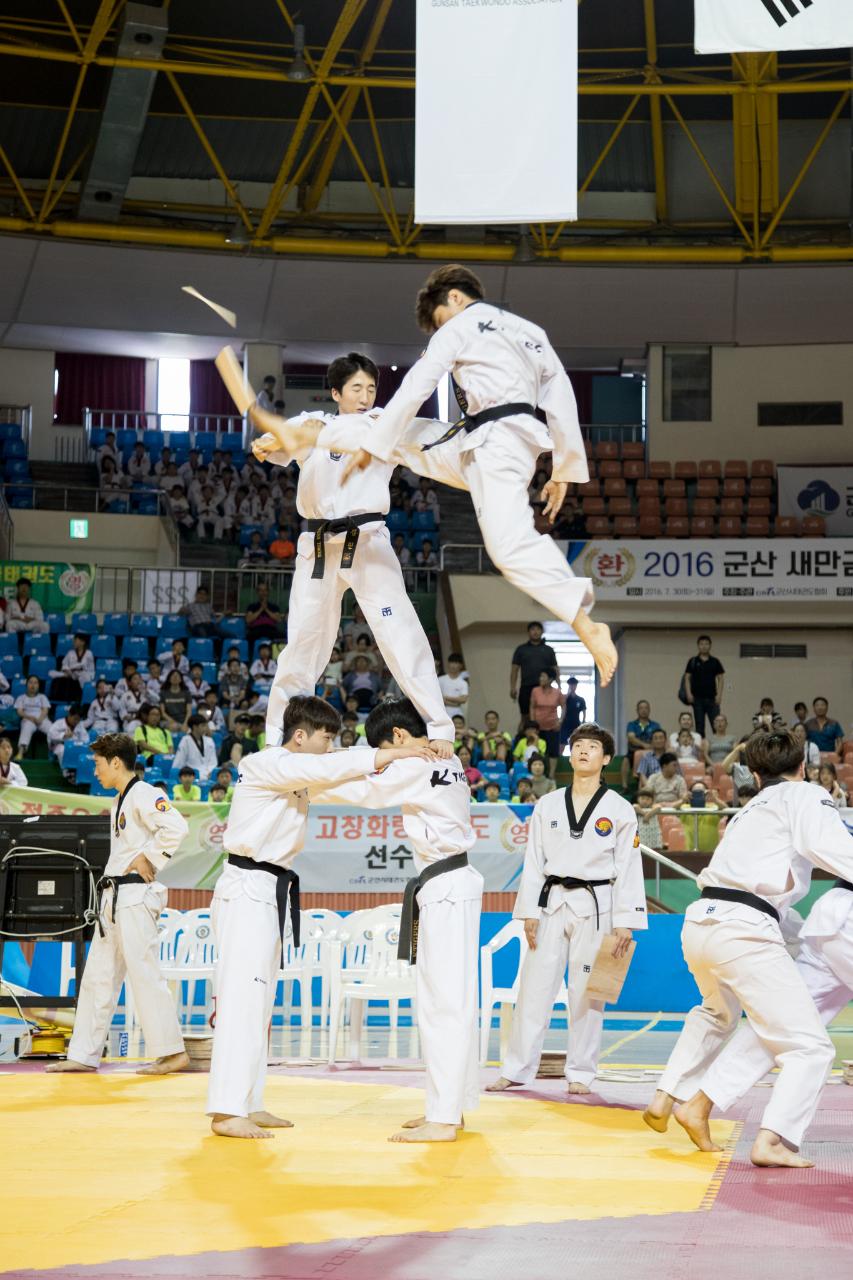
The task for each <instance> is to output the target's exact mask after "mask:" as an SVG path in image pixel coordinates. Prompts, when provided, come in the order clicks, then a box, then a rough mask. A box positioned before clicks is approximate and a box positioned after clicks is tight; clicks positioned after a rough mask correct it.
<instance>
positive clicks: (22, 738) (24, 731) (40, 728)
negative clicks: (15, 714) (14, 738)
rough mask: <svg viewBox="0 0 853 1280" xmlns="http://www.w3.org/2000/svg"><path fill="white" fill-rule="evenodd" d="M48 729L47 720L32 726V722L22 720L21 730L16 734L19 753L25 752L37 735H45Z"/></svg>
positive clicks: (48, 722) (48, 723)
mask: <svg viewBox="0 0 853 1280" xmlns="http://www.w3.org/2000/svg"><path fill="white" fill-rule="evenodd" d="M49 728H50V721H49V720H42V722H41V724H34V722H33V721H32V720H22V721H21V728H20V730H19V732H18V746H19V748H20V749H21V751H26V749H27V747H28V746H29V745H30V743H31V742H32V740H33V738H34V737H35V735H36V734H37V733H45V734H46V733H47V731H48V729H49Z"/></svg>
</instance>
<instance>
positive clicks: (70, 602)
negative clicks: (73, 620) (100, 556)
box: [0, 560, 95, 613]
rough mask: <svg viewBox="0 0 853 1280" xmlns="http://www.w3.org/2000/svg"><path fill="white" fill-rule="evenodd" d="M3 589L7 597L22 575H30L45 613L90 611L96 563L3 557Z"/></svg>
mask: <svg viewBox="0 0 853 1280" xmlns="http://www.w3.org/2000/svg"><path fill="white" fill-rule="evenodd" d="M0 574H1V575H2V581H0V591H2V593H3V595H4V596H5V597H6V599H7V600H11V599H12V597H13V596H14V594H15V583H16V582H17V581H18V579H19V578H29V580H30V582H32V584H33V589H32V596H33V599H34V600H38V602H39V604H40V605H41V607H42V609H43V610H44V612H45V613H88V612H89V611H90V610H91V608H92V598H93V596H94V592H95V566H94V565H93V564H60V563H58V562H55V563H51V562H48V561H36V562H35V563H32V562H28V561H26V560H2V561H0Z"/></svg>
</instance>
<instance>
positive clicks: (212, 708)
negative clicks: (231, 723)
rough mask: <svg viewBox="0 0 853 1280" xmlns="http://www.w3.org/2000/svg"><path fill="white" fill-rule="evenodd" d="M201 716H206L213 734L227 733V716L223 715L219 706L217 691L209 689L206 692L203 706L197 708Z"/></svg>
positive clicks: (202, 702)
mask: <svg viewBox="0 0 853 1280" xmlns="http://www.w3.org/2000/svg"><path fill="white" fill-rule="evenodd" d="M196 710H197V711H198V714H199V715H200V716H204V718H205V720H206V721H207V723H208V724H209V725H210V730H211V733H224V732H225V716H224V715H223V714H222V708H221V707H220V705H219V699H218V697H217V694H216V690H215V689H211V688H210V687H208V688H207V689H206V691H205V694H204V697H203V698H202V700H201V704H200V705H199V706H198V707H197V708H196Z"/></svg>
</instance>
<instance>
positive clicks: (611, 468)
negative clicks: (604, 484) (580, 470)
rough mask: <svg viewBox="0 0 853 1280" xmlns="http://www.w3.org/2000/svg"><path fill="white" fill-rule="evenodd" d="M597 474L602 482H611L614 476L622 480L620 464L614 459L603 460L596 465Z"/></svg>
mask: <svg viewBox="0 0 853 1280" xmlns="http://www.w3.org/2000/svg"><path fill="white" fill-rule="evenodd" d="M598 474H599V476H600V477H601V479H602V480H612V479H613V477H614V476H618V477H619V479H620V480H621V478H622V463H621V462H618V461H617V460H616V459H615V458H605V459H604V460H603V461H602V462H599V464H598Z"/></svg>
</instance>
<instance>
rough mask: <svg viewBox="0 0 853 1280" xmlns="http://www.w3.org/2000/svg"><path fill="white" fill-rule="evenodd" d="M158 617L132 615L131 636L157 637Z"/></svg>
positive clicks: (151, 614) (148, 614)
mask: <svg viewBox="0 0 853 1280" xmlns="http://www.w3.org/2000/svg"><path fill="white" fill-rule="evenodd" d="M157 630H158V628H157V615H156V614H153V613H132V614H131V615H130V634H131V635H132V636H156V634H157Z"/></svg>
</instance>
